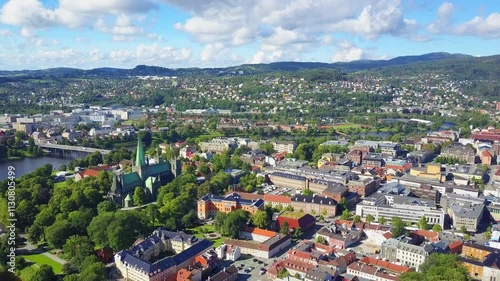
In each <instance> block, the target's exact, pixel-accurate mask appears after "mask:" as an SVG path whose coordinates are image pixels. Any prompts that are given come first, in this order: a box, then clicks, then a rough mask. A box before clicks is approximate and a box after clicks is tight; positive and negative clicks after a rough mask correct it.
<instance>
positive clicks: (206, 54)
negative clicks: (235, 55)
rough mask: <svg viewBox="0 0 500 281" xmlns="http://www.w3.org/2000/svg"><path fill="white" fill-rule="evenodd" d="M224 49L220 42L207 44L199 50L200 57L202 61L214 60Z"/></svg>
mask: <svg viewBox="0 0 500 281" xmlns="http://www.w3.org/2000/svg"><path fill="white" fill-rule="evenodd" d="M224 49H225V47H224V45H223V44H222V43H215V44H207V45H206V46H205V48H203V50H202V51H201V54H200V59H201V61H202V62H210V61H214V60H215V58H216V57H218V56H220V53H221V52H222V51H223V50H224Z"/></svg>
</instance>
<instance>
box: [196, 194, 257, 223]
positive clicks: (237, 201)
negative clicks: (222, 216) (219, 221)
mask: <svg viewBox="0 0 500 281" xmlns="http://www.w3.org/2000/svg"><path fill="white" fill-rule="evenodd" d="M240 209H241V210H245V211H248V212H249V213H251V214H255V213H256V212H257V211H258V210H264V200H262V199H257V200H247V199H243V198H242V197H241V196H240V195H239V194H238V193H230V194H228V195H226V196H224V197H223V196H216V195H212V194H207V195H205V196H203V197H201V198H200V200H198V218H200V219H207V218H211V217H215V215H216V214H217V213H218V212H224V213H230V212H233V211H236V210H240Z"/></svg>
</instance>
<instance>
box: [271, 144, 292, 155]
mask: <svg viewBox="0 0 500 281" xmlns="http://www.w3.org/2000/svg"><path fill="white" fill-rule="evenodd" d="M272 144H273V147H274V151H277V152H286V153H293V152H294V151H295V148H296V147H297V143H295V142H294V141H274V142H272Z"/></svg>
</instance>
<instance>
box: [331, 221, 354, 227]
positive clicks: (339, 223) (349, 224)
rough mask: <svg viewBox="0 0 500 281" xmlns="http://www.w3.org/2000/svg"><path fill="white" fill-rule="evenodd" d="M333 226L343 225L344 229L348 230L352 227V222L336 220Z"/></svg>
mask: <svg viewBox="0 0 500 281" xmlns="http://www.w3.org/2000/svg"><path fill="white" fill-rule="evenodd" d="M335 224H336V225H343V224H345V225H346V227H348V228H352V226H353V225H354V221H349V220H336V221H335Z"/></svg>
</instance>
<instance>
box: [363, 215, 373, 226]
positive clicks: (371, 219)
mask: <svg viewBox="0 0 500 281" xmlns="http://www.w3.org/2000/svg"><path fill="white" fill-rule="evenodd" d="M365 221H366V222H367V223H369V224H370V223H372V222H374V221H375V217H373V216H372V215H371V214H368V215H367V216H366V218H365Z"/></svg>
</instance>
